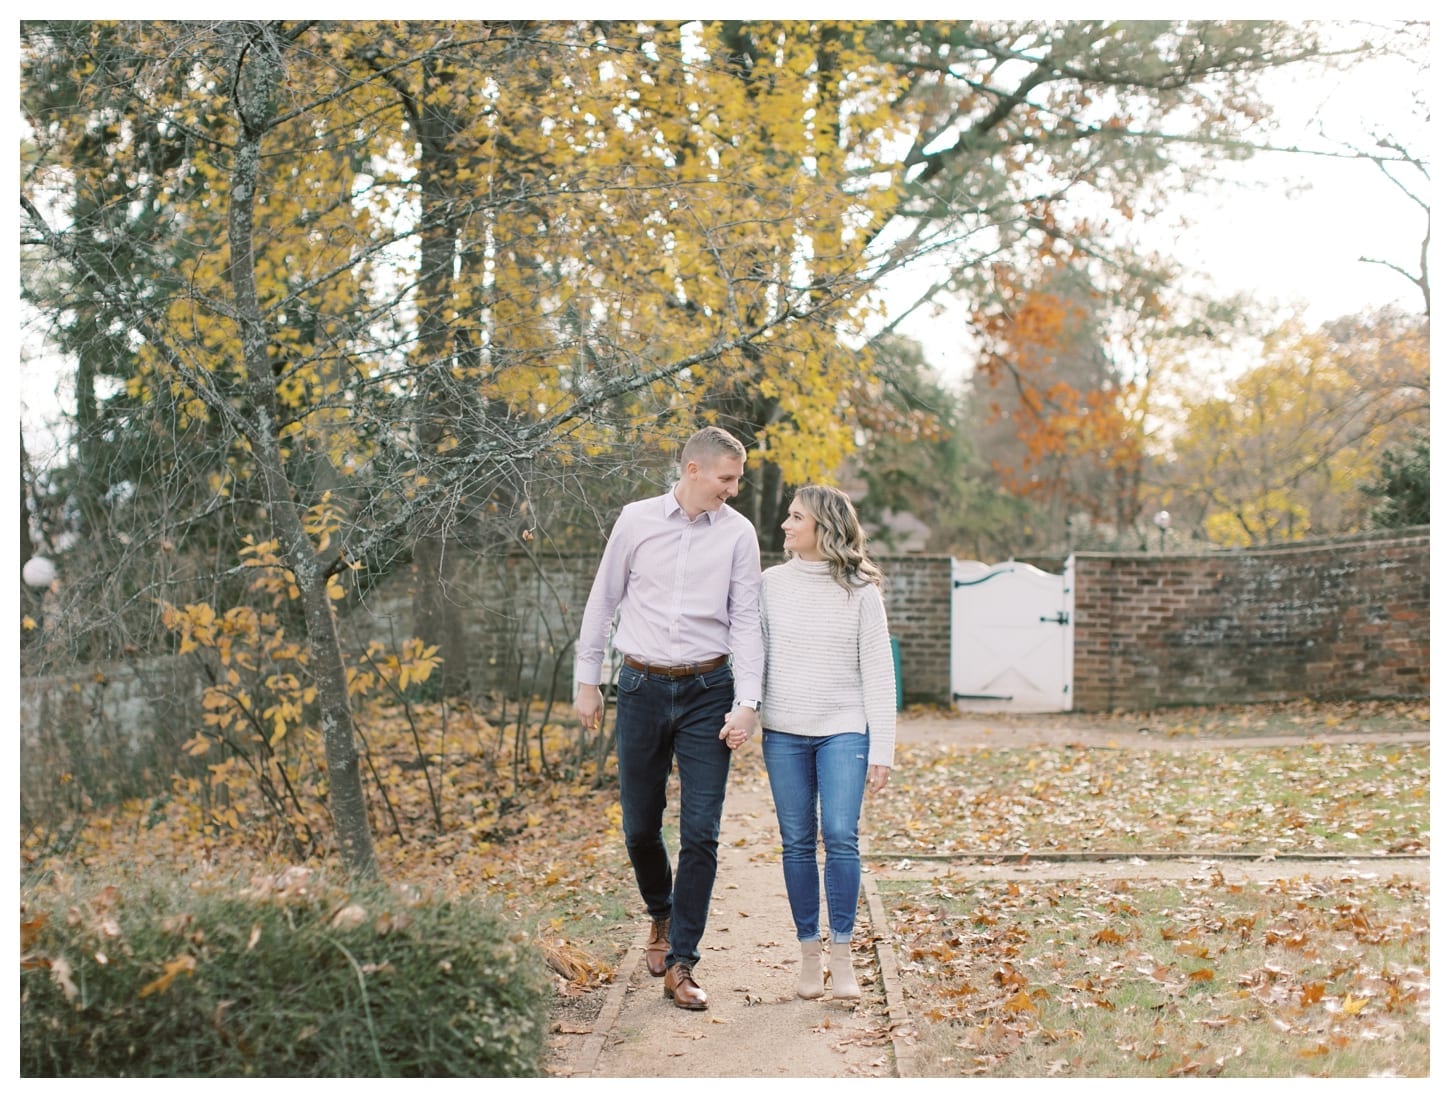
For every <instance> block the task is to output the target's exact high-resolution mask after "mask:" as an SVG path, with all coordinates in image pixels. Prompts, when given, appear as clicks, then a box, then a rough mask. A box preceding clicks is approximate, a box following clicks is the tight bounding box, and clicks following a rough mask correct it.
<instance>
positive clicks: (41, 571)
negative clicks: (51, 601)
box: [20, 557, 55, 636]
mask: <svg viewBox="0 0 1450 1098" xmlns="http://www.w3.org/2000/svg"><path fill="white" fill-rule="evenodd" d="M20 582H21V583H23V584H25V586H26V587H28V588H30V590H31V591H32V592H34V598H35V603H34V606H35V616H36V617H37V618H39V619H40V620H39V621H38V622H37V623H36V624H37V626H39V627H40V630H43V629H44V626H45V593H46V592H47V591H49V590H50V588H51V586H52V585H53V584H54V583H55V564H54V563H53V562H52V561H51V559H50V558H49V557H31V558H30V559H29V560H28V561H26V562H25V564H24V565H22V566H21V568H20ZM36 635H37V636H38V635H39V633H38V632H37V634H36ZM22 636H25V634H22Z"/></svg>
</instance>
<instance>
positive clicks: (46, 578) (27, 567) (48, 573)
mask: <svg viewBox="0 0 1450 1098" xmlns="http://www.w3.org/2000/svg"><path fill="white" fill-rule="evenodd" d="M20 578H21V579H23V580H24V581H25V585H26V586H27V587H42V588H43V587H49V586H50V585H51V584H52V583H54V582H55V565H54V564H52V563H51V561H50V558H49V557H31V558H30V559H29V560H28V561H26V562H25V564H24V566H23V567H22V568H21V569H20Z"/></svg>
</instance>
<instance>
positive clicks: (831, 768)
mask: <svg viewBox="0 0 1450 1098" xmlns="http://www.w3.org/2000/svg"><path fill="white" fill-rule="evenodd" d="M869 743H870V741H869V739H868V737H867V735H866V733H865V732H842V733H839V734H838V735H834V736H796V735H792V734H791V733H789V732H777V731H775V730H773V729H769V728H767V729H766V730H765V732H764V733H763V735H762V737H761V753H762V755H763V756H764V757H765V770H766V773H767V774H769V775H770V793H771V796H772V797H773V798H774V799H775V818H776V820H777V821H778V822H779V824H780V843H781V850H782V855H781V864H782V868H783V869H784V870H785V893H786V896H787V898H789V900H790V911H791V916H792V918H794V920H795V931H796V937H797V938H798V939H799V940H800V941H802V942H805V941H812V940H815V941H819V940H820V936H821V922H820V920H821V878H820V870H819V868H818V865H817V862H816V836H817V820H818V819H819V834H820V835H821V836H822V837H823V838H824V839H825V844H826V908H827V912H828V914H829V917H830V928H831V941H833V942H849V941H850V940H851V930H852V928H853V927H854V926H855V925H856V902H857V900H858V899H859V897H860V895H861V853H860V847H859V845H858V843H857V836H856V832H857V824H858V823H859V821H860V819H861V798H862V797H863V796H865V793H866V756H867V749H868V747H869ZM818 806H819V816H818V815H817V807H818Z"/></svg>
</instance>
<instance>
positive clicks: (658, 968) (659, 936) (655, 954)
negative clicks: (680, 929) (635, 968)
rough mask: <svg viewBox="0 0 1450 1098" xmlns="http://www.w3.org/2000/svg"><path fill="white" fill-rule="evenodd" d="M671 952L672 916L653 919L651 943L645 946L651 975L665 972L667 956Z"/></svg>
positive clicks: (646, 963)
mask: <svg viewBox="0 0 1450 1098" xmlns="http://www.w3.org/2000/svg"><path fill="white" fill-rule="evenodd" d="M669 952H670V918H669V916H668V915H666V916H665V917H664V918H663V919H651V920H650V924H649V943H648V944H647V945H646V946H645V947H644V964H645V967H646V968H647V969H649V974H650V975H651V976H663V975H664V974H665V957H666V956H667V955H668V954H669Z"/></svg>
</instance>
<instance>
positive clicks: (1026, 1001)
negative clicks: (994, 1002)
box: [1002, 991, 1037, 1014]
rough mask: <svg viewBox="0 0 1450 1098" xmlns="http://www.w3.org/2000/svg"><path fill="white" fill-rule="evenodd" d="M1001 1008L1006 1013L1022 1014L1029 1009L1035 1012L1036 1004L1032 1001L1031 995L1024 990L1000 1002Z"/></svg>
mask: <svg viewBox="0 0 1450 1098" xmlns="http://www.w3.org/2000/svg"><path fill="white" fill-rule="evenodd" d="M1002 1009H1003V1010H1005V1011H1006V1012H1007V1013H1008V1014H1022V1013H1025V1012H1027V1011H1031V1012H1032V1013H1033V1014H1036V1013H1037V1004H1036V1003H1034V1002H1033V1001H1032V996H1031V995H1028V994H1027V992H1025V991H1019V992H1018V993H1017V994H1016V995H1014V996H1012V998H1010V999H1008V1000H1007V1001H1006V1002H1005V1003H1003V1004H1002Z"/></svg>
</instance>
